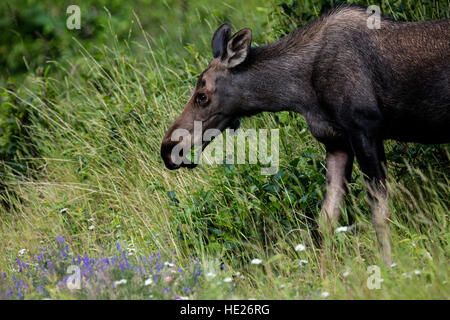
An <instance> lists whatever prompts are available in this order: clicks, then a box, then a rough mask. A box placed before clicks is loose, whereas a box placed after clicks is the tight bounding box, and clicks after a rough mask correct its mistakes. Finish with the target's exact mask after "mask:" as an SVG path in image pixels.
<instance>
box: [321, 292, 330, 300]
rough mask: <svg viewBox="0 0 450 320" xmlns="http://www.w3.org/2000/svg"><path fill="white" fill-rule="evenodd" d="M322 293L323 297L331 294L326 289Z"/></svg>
mask: <svg viewBox="0 0 450 320" xmlns="http://www.w3.org/2000/svg"><path fill="white" fill-rule="evenodd" d="M320 295H321V296H322V297H324V298H326V297H328V296H329V295H330V294H329V293H328V292H326V291H324V292H322V293H321V294H320Z"/></svg>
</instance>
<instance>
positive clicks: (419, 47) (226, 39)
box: [161, 5, 450, 266]
mask: <svg viewBox="0 0 450 320" xmlns="http://www.w3.org/2000/svg"><path fill="white" fill-rule="evenodd" d="M371 14H372V12H370V11H367V10H366V8H364V7H360V6H354V5H344V6H340V7H337V8H335V9H333V10H332V11H330V12H329V13H328V14H325V15H323V16H321V17H320V18H319V19H317V20H315V21H313V22H311V23H309V24H307V25H306V26H303V27H300V28H299V29H297V30H295V31H294V32H292V33H290V34H288V35H287V36H285V37H284V38H282V39H280V40H278V41H276V42H273V43H270V44H267V45H263V46H256V47H252V46H251V41H252V31H251V30H250V29H248V28H245V29H242V30H240V31H238V32H236V33H235V34H234V35H231V33H230V25H229V24H227V23H225V24H223V25H221V26H220V27H219V28H218V29H217V30H216V31H215V33H214V36H213V38H212V43H211V45H212V53H213V59H212V61H211V62H210V63H209V65H208V67H207V68H206V69H205V70H204V71H203V72H202V73H201V75H200V76H199V78H198V81H197V83H196V86H195V88H194V90H193V92H192V94H191V97H190V99H189V101H188V102H187V105H186V106H185V108H184V110H183V111H182V113H181V115H180V116H179V117H178V118H177V119H176V120H175V122H174V123H173V124H172V125H171V126H170V127H169V129H168V131H167V133H166V135H165V137H164V139H163V141H162V145H161V156H162V158H163V160H164V163H165V165H166V167H167V168H168V169H177V168H179V167H190V168H192V167H194V166H195V164H194V163H191V162H190V161H189V160H187V158H186V156H187V155H186V154H182V153H177V152H173V150H174V149H173V148H174V146H175V145H177V144H178V143H180V140H179V139H173V137H172V133H173V132H174V131H175V130H176V129H179V128H183V129H185V130H187V131H189V132H192V130H193V123H194V121H202V124H203V127H202V130H203V131H205V130H207V129H209V128H217V129H219V130H220V131H223V130H225V129H226V128H236V127H237V126H238V124H239V120H240V119H241V118H243V117H248V116H252V115H255V114H258V113H260V112H278V111H286V110H287V111H293V112H298V113H300V114H301V115H303V116H304V117H305V119H306V123H307V125H308V127H309V130H310V132H311V134H312V135H313V136H314V137H315V138H316V139H317V140H318V141H319V142H321V143H323V144H324V146H325V149H326V193H325V199H324V201H323V206H322V210H321V212H320V219H323V220H322V221H324V225H325V226H326V228H321V232H322V234H323V233H324V232H326V231H325V229H329V230H333V227H335V226H336V225H337V224H338V220H339V217H340V213H341V204H342V201H343V199H344V197H345V194H346V192H347V189H348V182H349V181H350V178H351V174H352V167H353V161H354V158H355V157H356V160H357V162H358V164H359V167H360V169H361V171H362V172H363V174H364V176H365V180H366V186H367V188H368V191H369V192H368V194H369V197H368V202H369V206H370V210H371V213H372V222H373V225H374V228H375V231H376V235H377V239H378V242H379V246H380V254H381V258H382V259H383V260H384V262H385V263H386V264H387V265H388V266H389V265H390V264H391V262H392V261H391V242H390V231H389V218H390V210H389V205H388V191H387V186H386V156H385V152H384V146H383V141H384V140H387V139H392V140H397V141H404V142H418V143H424V144H430V143H431V144H438V143H448V142H450V19H442V20H436V21H422V22H398V21H394V20H391V19H389V18H387V17H384V16H381V17H380V21H379V22H380V23H379V28H371V27H370V26H369V24H368V23H367V21H368V19H369V18H370V17H371ZM189 143H191V145H194V143H195V141H194V137H193V138H192V140H191V141H190V142H189ZM207 145H208V141H206V142H202V144H201V147H202V150H203V149H204V148H205V147H206V146H207ZM181 159H183V161H180V160H181Z"/></svg>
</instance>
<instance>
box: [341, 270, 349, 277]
mask: <svg viewBox="0 0 450 320" xmlns="http://www.w3.org/2000/svg"><path fill="white" fill-rule="evenodd" d="M349 274H350V272H348V271H345V272H344V273H343V274H342V275H343V276H344V278H347V277H348V275H349Z"/></svg>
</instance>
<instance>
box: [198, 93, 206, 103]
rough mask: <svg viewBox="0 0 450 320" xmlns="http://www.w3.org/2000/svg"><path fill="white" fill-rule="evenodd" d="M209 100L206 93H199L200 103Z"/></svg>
mask: <svg viewBox="0 0 450 320" xmlns="http://www.w3.org/2000/svg"><path fill="white" fill-rule="evenodd" d="M207 101H208V97H207V96H206V95H205V94H204V93H199V94H198V95H197V102H199V103H202V104H203V103H206V102H207Z"/></svg>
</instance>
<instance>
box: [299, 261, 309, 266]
mask: <svg viewBox="0 0 450 320" xmlns="http://www.w3.org/2000/svg"><path fill="white" fill-rule="evenodd" d="M299 263H300V265H301V266H302V265H304V264H308V260H300V261H299Z"/></svg>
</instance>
